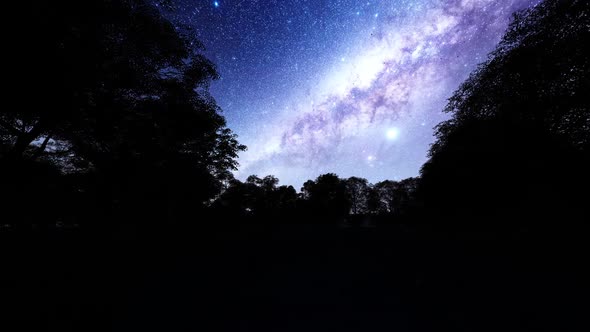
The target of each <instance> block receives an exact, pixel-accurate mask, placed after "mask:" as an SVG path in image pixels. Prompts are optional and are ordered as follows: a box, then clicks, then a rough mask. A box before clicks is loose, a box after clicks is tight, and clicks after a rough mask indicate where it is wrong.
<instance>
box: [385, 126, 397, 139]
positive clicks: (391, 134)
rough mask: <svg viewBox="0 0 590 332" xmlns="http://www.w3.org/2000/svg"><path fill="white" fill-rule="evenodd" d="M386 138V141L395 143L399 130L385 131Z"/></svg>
mask: <svg viewBox="0 0 590 332" xmlns="http://www.w3.org/2000/svg"><path fill="white" fill-rule="evenodd" d="M386 136H387V138H388V139H390V140H392V141H395V140H396V139H397V138H398V136H399V129H397V128H391V129H389V130H388V131H387V134H386Z"/></svg>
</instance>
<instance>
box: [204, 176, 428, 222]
mask: <svg viewBox="0 0 590 332" xmlns="http://www.w3.org/2000/svg"><path fill="white" fill-rule="evenodd" d="M417 184H418V179H417V178H409V179H405V180H402V181H390V180H386V181H382V182H378V183H376V184H371V183H369V182H368V181H367V179H363V178H359V177H350V178H340V177H338V175H336V174H333V173H328V174H323V175H320V176H318V177H317V179H315V180H308V181H306V182H305V183H304V184H303V187H302V188H301V190H300V192H299V193H297V191H296V190H295V188H294V187H293V186H279V179H277V178H276V177H274V176H272V175H268V176H265V177H264V178H259V177H258V176H256V175H251V176H249V177H248V178H247V179H246V181H245V182H241V181H239V180H237V179H232V180H230V181H229V182H228V185H227V188H226V189H225V190H224V192H223V193H222V194H221V195H220V196H219V197H218V198H217V199H216V200H215V201H214V202H213V204H212V205H211V207H212V209H213V210H215V211H216V212H217V213H219V214H229V215H233V216H255V217H270V216H272V217H279V218H280V217H286V218H289V217H291V216H297V217H298V218H301V217H303V216H307V217H313V220H317V219H319V220H325V221H334V220H337V219H343V218H344V217H346V216H348V215H382V216H383V215H387V216H401V215H404V214H407V212H408V211H410V210H411V209H412V208H415V206H414V204H415V203H416V199H415V192H416V188H417ZM277 222H280V220H277Z"/></svg>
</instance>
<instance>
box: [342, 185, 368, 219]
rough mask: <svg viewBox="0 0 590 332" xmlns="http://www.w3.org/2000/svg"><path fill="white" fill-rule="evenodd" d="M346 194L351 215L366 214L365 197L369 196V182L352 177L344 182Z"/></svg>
mask: <svg viewBox="0 0 590 332" xmlns="http://www.w3.org/2000/svg"><path fill="white" fill-rule="evenodd" d="M344 183H345V185H346V192H347V195H348V197H349V199H350V204H351V213H352V214H364V213H367V196H368V194H369V182H368V181H367V179H362V178H358V177H355V176H352V177H350V178H348V179H345V180H344Z"/></svg>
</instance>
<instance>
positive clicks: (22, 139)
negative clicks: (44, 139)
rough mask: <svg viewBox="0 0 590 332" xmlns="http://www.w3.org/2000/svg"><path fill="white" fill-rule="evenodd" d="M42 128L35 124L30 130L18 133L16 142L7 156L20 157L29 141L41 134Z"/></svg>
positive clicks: (29, 143)
mask: <svg viewBox="0 0 590 332" xmlns="http://www.w3.org/2000/svg"><path fill="white" fill-rule="evenodd" d="M42 132H43V128H42V126H41V125H39V124H37V125H36V126H35V127H33V129H31V131H29V132H26V133H23V134H21V135H19V136H18V137H17V139H16V143H15V144H14V146H13V147H12V149H11V150H10V152H9V154H8V155H9V158H13V159H21V158H22V157H23V154H24V153H25V151H26V150H27V148H28V147H29V145H31V143H32V142H33V141H34V140H35V139H36V138H37V137H39V136H40V135H41V133H42Z"/></svg>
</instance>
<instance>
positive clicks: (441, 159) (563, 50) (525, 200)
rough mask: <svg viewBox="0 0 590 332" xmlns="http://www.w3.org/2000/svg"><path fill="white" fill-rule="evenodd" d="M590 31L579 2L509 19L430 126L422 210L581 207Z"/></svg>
mask: <svg viewBox="0 0 590 332" xmlns="http://www.w3.org/2000/svg"><path fill="white" fill-rule="evenodd" d="M589 26H590V3H588V1H584V0H546V1H543V2H541V3H539V4H538V5H537V6H535V7H533V8H531V9H528V10H525V11H522V12H519V13H516V14H515V15H514V18H513V20H512V22H511V24H510V26H509V28H508V30H507V32H506V34H505V35H504V37H503V38H502V41H501V42H500V44H499V45H498V47H497V48H496V50H495V51H493V52H492V53H491V54H490V55H489V58H488V60H487V61H486V62H484V63H483V64H481V65H480V66H479V67H478V68H477V70H475V71H474V72H473V73H472V74H471V76H470V77H469V79H468V80H467V81H465V82H464V83H463V84H462V85H461V87H460V88H459V89H458V90H457V91H456V92H455V93H454V95H453V96H452V97H451V98H450V100H449V103H448V104H447V106H446V108H445V111H446V112H448V113H450V114H451V115H452V117H451V119H450V120H448V121H445V122H443V123H441V124H440V125H439V126H438V127H437V128H436V137H437V140H436V142H435V143H434V144H433V146H432V149H431V151H430V157H431V158H430V160H429V161H428V162H427V163H426V164H425V165H424V166H423V168H422V182H421V186H420V187H421V190H420V194H421V197H422V199H424V200H425V204H426V206H427V207H431V208H435V209H437V210H439V211H443V210H446V211H451V210H452V211H453V213H459V214H465V213H471V212H472V213H477V214H487V215H490V214H493V213H498V212H501V211H502V210H504V211H516V210H519V211H521V212H525V211H529V213H530V212H531V211H538V213H541V214H542V213H544V212H546V211H548V210H553V211H554V212H557V211H562V212H565V211H568V210H571V208H572V207H573V206H577V207H578V208H579V207H580V206H581V205H582V204H581V203H582V202H581V200H580V198H581V197H580V196H579V195H577V194H574V193H576V192H579V191H580V190H581V189H582V188H583V187H585V186H586V185H587V184H588V183H589V182H588V176H587V172H586V171H585V170H584V169H585V168H587V167H588V165H589V164H588V161H589V160H590V158H589V153H590V149H589V147H590V107H589V105H590V95H589V94H588V93H587V91H590V76H589V74H588V73H589V72H590V60H589V57H588V55H587V51H586V48H585V45H588V44H590V29H589V28H588V27H589ZM559 206H561V208H558V207H559ZM566 206H568V207H569V208H566Z"/></svg>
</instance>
